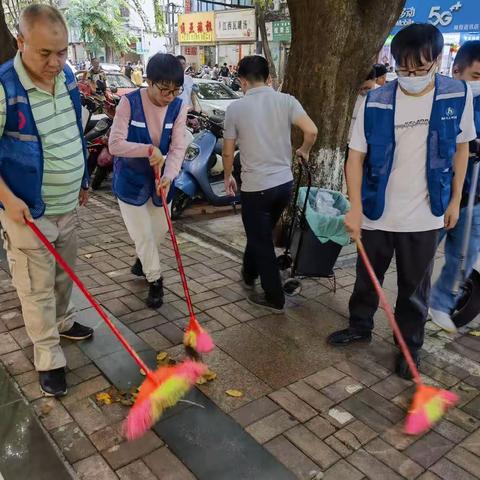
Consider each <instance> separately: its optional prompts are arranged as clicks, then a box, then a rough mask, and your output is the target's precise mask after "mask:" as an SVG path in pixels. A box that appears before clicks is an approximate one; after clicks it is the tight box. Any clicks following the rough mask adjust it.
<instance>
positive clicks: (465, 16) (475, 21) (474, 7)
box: [393, 0, 480, 33]
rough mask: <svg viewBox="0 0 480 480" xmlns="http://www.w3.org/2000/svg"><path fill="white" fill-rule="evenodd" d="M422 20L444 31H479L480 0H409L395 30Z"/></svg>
mask: <svg viewBox="0 0 480 480" xmlns="http://www.w3.org/2000/svg"><path fill="white" fill-rule="evenodd" d="M421 22H428V23H431V24H432V25H434V26H435V27H437V28H438V29H439V30H440V31H441V32H442V33H452V32H478V31H479V30H480V8H479V0H407V3H406V5H405V8H404V9H403V11H402V13H401V15H400V18H399V19H398V21H397V24H396V25H395V28H394V30H393V32H394V33H396V32H398V31H399V30H401V29H402V28H403V27H406V26H407V25H410V24H412V23H421Z"/></svg>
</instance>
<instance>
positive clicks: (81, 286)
mask: <svg viewBox="0 0 480 480" xmlns="http://www.w3.org/2000/svg"><path fill="white" fill-rule="evenodd" d="M26 223H27V225H28V226H29V227H30V228H31V229H32V230H33V232H34V233H35V235H36V236H37V237H38V238H39V239H40V241H41V242H42V243H43V244H44V245H45V247H47V249H48V251H49V252H50V253H51V254H52V255H53V256H54V257H55V260H56V261H57V262H58V263H59V264H60V265H61V266H62V268H63V269H64V270H65V272H67V275H68V276H69V277H70V278H71V279H72V280H73V281H74V282H75V284H76V285H77V287H78V288H79V289H80V290H81V291H82V293H83V294H84V295H85V298H86V299H87V300H88V301H89V302H90V303H91V304H92V306H93V308H95V310H96V311H97V312H98V314H99V315H100V316H101V317H102V318H103V320H104V321H105V323H106V324H107V325H108V326H109V327H110V330H111V331H112V332H113V334H114V335H115V336H116V337H117V338H118V340H119V341H120V343H121V344H122V345H123V346H124V347H125V350H126V351H127V352H128V353H129V354H130V356H131V357H132V358H133V359H134V360H135V362H136V363H137V365H138V366H139V367H140V368H141V369H142V370H143V371H144V372H145V374H146V375H147V377H148V378H149V379H150V380H152V381H153V382H155V384H158V380H157V379H156V378H155V376H154V375H153V372H152V371H151V370H150V369H149V368H148V367H147V366H146V365H145V363H144V362H143V360H142V359H141V358H140V357H139V356H138V354H137V352H136V351H135V350H134V349H133V348H132V347H131V346H130V344H129V343H128V342H127V341H126V340H125V338H124V337H123V335H122V334H121V333H120V331H119V330H118V328H117V327H116V326H115V325H114V324H113V323H112V321H111V320H110V319H109V318H108V315H107V314H106V313H105V312H104V310H103V309H102V307H101V306H100V305H99V304H98V302H97V301H96V300H95V298H93V296H92V294H91V293H90V292H89V291H88V290H87V288H86V287H85V285H84V284H83V283H82V282H81V280H80V279H79V278H78V277H77V275H75V272H74V271H73V270H72V269H71V268H70V266H69V265H68V263H67V262H66V261H65V260H64V259H63V258H62V256H61V255H60V254H59V253H58V251H57V250H56V249H55V247H54V246H53V245H52V244H51V243H50V242H49V241H48V239H47V237H45V235H44V234H43V233H42V232H41V231H40V229H39V228H38V227H37V225H35V223H33V222H30V221H28V220H27V221H26Z"/></svg>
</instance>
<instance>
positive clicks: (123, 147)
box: [109, 53, 187, 308]
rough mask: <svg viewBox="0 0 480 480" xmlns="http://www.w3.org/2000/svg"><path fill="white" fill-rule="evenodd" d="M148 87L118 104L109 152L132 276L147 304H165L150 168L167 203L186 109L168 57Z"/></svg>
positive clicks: (157, 61)
mask: <svg viewBox="0 0 480 480" xmlns="http://www.w3.org/2000/svg"><path fill="white" fill-rule="evenodd" d="M147 83H148V87H147V88H142V89H138V90H135V91H134V92H131V93H129V94H127V95H125V96H124V97H123V98H122V100H121V101H120V104H119V105H118V108H117V111H116V114H115V119H114V122H113V125H112V131H111V134H110V140H109V148H110V152H111V153H112V154H113V155H115V161H114V170H113V191H114V193H115V195H116V196H117V198H118V203H119V206H120V211H121V213H122V217H123V220H124V222H125V226H126V227H127V230H128V233H129V234H130V237H131V238H132V240H133V241H134V243H135V250H136V253H137V260H136V262H135V264H134V266H133V267H132V273H133V274H135V275H138V276H145V277H146V279H147V281H148V283H149V292H148V297H147V301H146V302H147V305H148V306H149V307H150V308H159V307H160V306H161V305H162V303H163V279H162V271H161V266H160V255H159V252H158V247H159V246H160V245H161V242H162V240H163V239H164V237H165V234H166V233H167V231H168V226H167V221H166V218H165V214H164V211H163V208H162V202H161V200H160V198H159V196H158V194H157V191H156V188H157V186H156V185H155V175H154V169H160V171H161V182H160V187H161V188H164V189H166V190H167V191H168V192H169V194H168V196H167V201H168V202H170V200H171V194H172V193H173V189H172V190H171V191H170V185H171V182H172V181H173V180H174V179H175V177H176V176H177V175H178V172H179V171H180V168H181V166H182V161H183V157H184V155H185V148H186V143H185V125H186V118H187V107H184V106H183V103H182V100H180V99H179V98H177V97H178V96H180V95H181V93H182V91H183V69H182V66H181V64H180V62H179V61H178V60H177V59H176V58H175V57H174V56H173V55H168V54H162V53H157V54H156V55H154V56H153V57H152V58H151V59H150V61H149V62H148V65H147Z"/></svg>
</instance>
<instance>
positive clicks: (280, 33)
mask: <svg viewBox="0 0 480 480" xmlns="http://www.w3.org/2000/svg"><path fill="white" fill-rule="evenodd" d="M272 23H273V25H272V40H273V41H274V42H290V41H291V40H292V27H291V24H290V20H281V21H279V22H272Z"/></svg>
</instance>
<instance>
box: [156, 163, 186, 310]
mask: <svg viewBox="0 0 480 480" xmlns="http://www.w3.org/2000/svg"><path fill="white" fill-rule="evenodd" d="M154 171H155V180H156V181H157V184H158V185H159V184H160V172H159V169H158V168H154ZM158 190H160V198H161V199H162V205H163V210H164V212H165V217H166V219H167V223H168V230H169V231H170V238H171V239H172V246H173V251H174V252H175V257H176V258H177V265H178V271H179V273H180V278H181V279H182V285H183V291H184V292H185V300H186V301H187V307H188V313H189V314H190V319H194V318H195V313H194V312H193V305H192V299H191V298H190V291H189V290H188V283H187V277H186V276H185V270H184V268H183V263H182V257H181V255H180V250H179V248H178V242H177V237H176V235H175V230H174V229H173V224H172V219H171V217H170V212H169V211H168V204H167V199H166V197H165V190H164V189H163V188H160V187H159V188H158Z"/></svg>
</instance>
